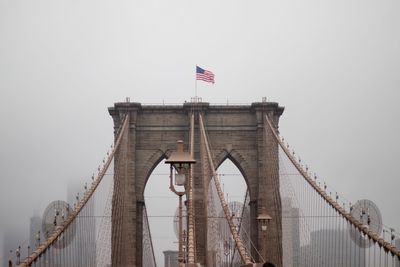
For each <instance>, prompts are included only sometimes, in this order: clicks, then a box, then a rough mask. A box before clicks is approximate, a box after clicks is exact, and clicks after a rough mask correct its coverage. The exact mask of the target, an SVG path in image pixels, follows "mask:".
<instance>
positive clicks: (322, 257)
mask: <svg viewBox="0 0 400 267" xmlns="http://www.w3.org/2000/svg"><path fill="white" fill-rule="evenodd" d="M300 253H301V256H300V258H301V260H300V264H299V265H298V266H319V267H326V266H328V264H331V265H332V264H334V266H358V267H364V266H365V264H366V261H365V255H366V250H365V249H364V248H360V247H358V246H357V245H355V243H354V241H353V240H352V239H351V237H350V234H349V232H348V231H346V230H335V229H323V230H319V231H315V232H311V236H310V242H309V244H308V245H306V246H303V247H301V252H300Z"/></svg>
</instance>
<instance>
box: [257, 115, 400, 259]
mask: <svg viewBox="0 0 400 267" xmlns="http://www.w3.org/2000/svg"><path fill="white" fill-rule="evenodd" d="M265 118H266V121H267V124H268V126H269V128H270V129H271V131H272V133H273V135H274V137H275V139H276V140H277V141H278V143H279V146H280V147H281V148H282V150H283V151H284V152H285V154H286V156H287V157H288V158H289V160H290V161H291V162H292V163H293V165H294V166H295V167H296V169H297V170H298V171H299V173H300V174H301V176H302V177H303V178H304V179H305V180H306V181H307V182H308V183H309V184H310V185H311V187H312V188H314V190H316V191H317V192H318V194H319V195H320V196H321V197H322V198H323V199H324V200H325V201H326V202H327V203H328V204H329V205H330V206H331V207H332V208H333V209H334V210H336V211H337V212H338V213H339V214H340V215H341V216H343V218H345V219H346V220H347V221H348V222H349V223H350V224H351V225H353V226H354V227H355V228H356V229H358V230H359V231H360V232H361V233H363V234H365V235H366V236H367V237H368V238H370V239H372V240H373V241H374V242H375V243H378V245H379V246H380V247H383V248H384V250H385V251H388V252H390V253H391V254H392V255H395V256H397V257H398V258H400V251H399V250H398V249H396V247H395V246H393V245H392V244H390V243H389V242H387V241H385V240H384V239H383V238H381V237H379V235H378V234H376V233H374V232H373V231H372V230H369V229H368V227H367V226H364V225H363V224H362V223H361V222H360V221H358V220H357V219H355V218H354V217H353V216H352V215H351V214H350V213H347V212H346V211H345V209H343V208H342V207H341V206H340V205H339V204H338V203H337V202H336V201H334V200H333V199H332V198H331V197H330V196H328V195H327V194H326V193H325V192H324V191H323V190H322V189H321V188H320V187H319V186H318V185H317V183H316V182H315V181H313V180H312V179H311V177H310V176H309V175H308V173H307V172H305V171H304V170H303V168H302V167H301V165H300V164H299V163H298V162H297V160H296V159H295V158H294V156H293V155H292V154H291V153H290V151H289V150H288V148H287V147H286V146H285V145H284V144H283V142H282V140H281V138H280V137H279V134H278V133H277V131H276V129H275V128H274V127H273V126H272V123H271V120H270V118H269V117H268V115H265Z"/></svg>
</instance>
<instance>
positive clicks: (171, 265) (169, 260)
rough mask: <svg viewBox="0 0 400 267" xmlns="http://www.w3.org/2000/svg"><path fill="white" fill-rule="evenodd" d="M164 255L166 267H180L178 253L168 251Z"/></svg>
mask: <svg viewBox="0 0 400 267" xmlns="http://www.w3.org/2000/svg"><path fill="white" fill-rule="evenodd" d="M163 253H164V267H178V251H175V250H166V251H163Z"/></svg>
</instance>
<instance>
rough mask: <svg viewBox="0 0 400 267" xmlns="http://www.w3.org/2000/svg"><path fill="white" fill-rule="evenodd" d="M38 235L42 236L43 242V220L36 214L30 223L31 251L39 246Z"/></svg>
mask: <svg viewBox="0 0 400 267" xmlns="http://www.w3.org/2000/svg"><path fill="white" fill-rule="evenodd" d="M39 231H40V232H39ZM38 234H40V242H43V241H44V239H43V234H42V218H41V217H40V216H39V215H36V214H35V215H33V216H32V217H31V219H30V223H29V246H30V250H31V251H32V250H35V248H36V247H37V246H38V241H39V240H38Z"/></svg>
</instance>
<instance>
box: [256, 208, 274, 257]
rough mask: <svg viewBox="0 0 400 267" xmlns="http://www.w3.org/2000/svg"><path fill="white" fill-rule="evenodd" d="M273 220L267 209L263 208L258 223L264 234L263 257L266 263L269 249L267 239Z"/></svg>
mask: <svg viewBox="0 0 400 267" xmlns="http://www.w3.org/2000/svg"><path fill="white" fill-rule="evenodd" d="M271 220H272V217H271V216H269V215H268V214H267V212H266V210H265V208H264V207H263V208H261V213H259V214H258V217H257V221H258V223H259V225H261V232H262V251H263V253H262V256H263V257H264V259H263V260H264V261H266V260H267V251H266V250H267V249H266V237H267V227H268V224H269V222H270V221H271Z"/></svg>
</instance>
